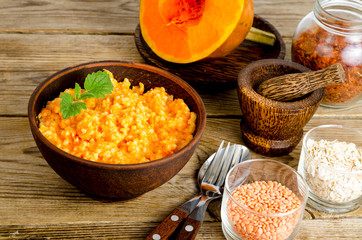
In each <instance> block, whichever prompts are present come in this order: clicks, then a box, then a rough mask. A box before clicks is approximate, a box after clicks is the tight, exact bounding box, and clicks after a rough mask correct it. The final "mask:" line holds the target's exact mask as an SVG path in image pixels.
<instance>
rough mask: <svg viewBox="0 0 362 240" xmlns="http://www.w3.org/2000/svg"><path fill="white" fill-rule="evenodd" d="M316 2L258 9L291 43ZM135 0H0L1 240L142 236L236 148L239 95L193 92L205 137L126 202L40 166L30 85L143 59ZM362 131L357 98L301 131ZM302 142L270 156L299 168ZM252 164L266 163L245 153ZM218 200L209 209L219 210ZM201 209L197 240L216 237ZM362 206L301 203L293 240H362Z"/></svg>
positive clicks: (264, 0) (215, 225) (261, 0)
mask: <svg viewBox="0 0 362 240" xmlns="http://www.w3.org/2000/svg"><path fill="white" fill-rule="evenodd" d="M313 2H314V0H301V1H281V0H257V1H254V3H255V13H257V14H259V15H260V16H262V17H264V18H265V19H267V20H268V21H270V22H271V23H272V24H274V26H275V27H276V28H277V29H278V30H279V32H280V33H281V34H282V36H283V38H284V40H285V42H286V47H287V55H286V59H289V60H290V45H291V41H292V35H293V33H294V29H295V27H296V25H297V23H298V22H299V21H300V19H301V18H302V17H303V16H304V15H305V14H307V13H308V12H310V11H311V10H312V8H313ZM138 7H139V1H136V0H104V1H97V0H83V1H79V0H64V1H52V0H32V1H27V0H26V1H13V0H2V1H1V4H0V20H1V21H0V63H1V64H0V166H1V168H0V239H45V238H46V239H74V238H80V239H143V238H144V237H145V236H146V235H147V234H148V233H149V232H151V231H152V229H153V228H154V227H155V226H156V225H157V224H158V223H159V222H160V221H161V220H162V219H163V218H164V217H165V216H167V215H168V213H169V212H170V211H171V210H172V209H173V208H175V207H177V206H179V205H180V204H182V203H183V202H184V201H186V200H188V199H189V198H190V197H192V196H193V195H194V194H195V193H197V191H198V190H197V189H198V188H197V184H196V181H195V176H196V174H197V171H198V169H199V167H200V166H201V164H202V163H203V162H204V161H205V160H206V159H207V157H208V156H209V155H211V154H212V153H213V152H215V151H216V149H217V147H218V145H219V143H220V141H221V140H224V139H225V140H228V141H231V142H233V143H240V144H243V142H242V139H241V136H240V129H239V123H240V116H241V111H240V108H239V103H238V99H237V94H236V89H226V90H220V91H218V92H210V91H208V89H206V88H205V89H197V90H198V92H199V93H200V95H201V97H202V99H203V101H204V103H205V106H206V109H207V114H208V121H207V127H206V130H205V133H204V135H203V137H202V139H201V141H200V144H199V146H198V148H197V150H196V152H195V154H194V155H193V157H192V158H191V159H190V161H189V162H188V164H187V165H186V166H185V167H184V168H183V169H182V170H181V171H180V173H179V174H177V175H176V176H175V177H174V178H172V179H171V180H170V181H169V182H167V183H166V184H164V185H162V186H161V187H159V188H157V189H155V190H153V191H151V192H148V193H146V194H144V195H143V196H141V197H139V198H137V199H135V200H132V201H128V202H103V201H100V200H99V199H94V198H92V197H90V196H88V195H86V194H84V193H83V192H81V191H80V190H78V189H77V188H75V187H74V186H72V185H70V184H68V183H67V182H65V181H64V180H63V179H61V178H60V177H59V176H58V175H56V174H55V172H54V171H53V170H52V169H51V168H50V167H49V166H48V165H47V163H46V162H45V160H44V159H43V157H42V156H41V154H40V153H39V150H38V149H37V147H36V145H35V142H34V140H33V138H32V136H31V132H30V129H29V125H28V120H27V103H28V99H29V97H30V95H31V93H32V91H33V90H34V89H35V87H36V86H37V85H38V84H39V83H40V82H41V81H43V80H44V79H45V78H46V77H48V76H49V75H51V74H53V73H55V72H56V71H59V70H61V69H63V68H65V67H68V66H71V65H75V64H80V63H84V62H89V61H97V60H124V61H136V62H143V60H142V58H141V57H140V55H139V54H138V52H137V49H136V47H135V45H134V40H133V31H134V29H135V27H136V25H137V24H138ZM326 123H328V124H331V123H336V124H344V125H347V126H349V127H353V128H357V129H359V130H362V100H361V101H360V102H358V103H357V104H355V105H354V106H353V107H351V108H348V109H330V108H323V107H320V108H319V109H318V110H317V112H316V114H315V115H314V116H313V118H312V119H311V121H310V122H309V123H308V124H307V125H306V126H305V128H304V132H306V131H308V130H310V129H311V128H312V127H315V126H319V125H322V124H326ZM300 150H301V143H299V144H298V146H297V147H296V149H295V150H294V151H293V152H292V153H290V154H289V155H287V156H283V157H279V158H272V159H276V160H278V161H281V162H284V163H286V164H288V165H290V166H292V167H293V168H297V165H298V159H299V155H300ZM252 158H254V159H255V158H266V157H264V156H262V155H259V154H256V153H254V152H252ZM216 204H217V203H215V204H214V205H216ZM211 213H215V212H210V213H207V215H206V217H205V222H204V224H203V225H202V227H201V229H200V233H199V235H198V237H197V239H223V234H222V230H221V224H220V222H219V221H218V217H217V216H216V218H215V216H214V215H213V214H211ZM361 217H362V208H359V209H357V210H355V211H353V212H350V213H346V214H339V215H336V214H327V213H324V212H319V211H316V210H314V209H313V208H311V207H310V206H307V209H306V211H305V215H304V220H303V223H302V226H301V229H300V232H299V234H298V236H297V238H296V239H322V240H324V239H325V240H327V239H360V236H361V235H362V227H361V226H362V219H361Z"/></svg>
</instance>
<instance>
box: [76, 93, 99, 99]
mask: <svg viewBox="0 0 362 240" xmlns="http://www.w3.org/2000/svg"><path fill="white" fill-rule="evenodd" d="M88 98H95V95H94V94H93V93H89V92H84V93H82V94H81V95H80V97H79V99H78V100H85V99H88Z"/></svg>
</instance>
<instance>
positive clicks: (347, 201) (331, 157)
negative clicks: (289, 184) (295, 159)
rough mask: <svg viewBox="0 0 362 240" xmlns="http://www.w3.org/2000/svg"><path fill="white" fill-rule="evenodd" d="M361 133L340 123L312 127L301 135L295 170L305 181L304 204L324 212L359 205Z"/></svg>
mask: <svg viewBox="0 0 362 240" xmlns="http://www.w3.org/2000/svg"><path fill="white" fill-rule="evenodd" d="M361 154H362V135H361V131H359V130H357V129H352V128H348V127H345V126H342V125H321V126H318V127H315V128H312V129H311V130H309V131H308V132H307V134H306V135H305V136H304V138H303V144H302V151H301V154H300V158H299V164H298V172H299V173H300V174H301V175H302V176H303V178H304V180H305V181H306V182H307V185H308V189H309V193H310V195H309V199H308V204H309V205H311V206H312V207H314V208H316V209H318V210H320V211H324V212H328V213H346V212H350V211H352V210H355V209H357V208H359V207H360V206H361V205H362V162H361Z"/></svg>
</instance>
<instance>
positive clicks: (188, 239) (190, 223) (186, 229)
mask: <svg viewBox="0 0 362 240" xmlns="http://www.w3.org/2000/svg"><path fill="white" fill-rule="evenodd" d="M200 227H201V222H200V221H198V220H195V219H193V218H186V220H185V222H184V224H183V225H182V227H181V228H180V232H179V233H178V235H177V238H176V240H193V239H195V238H196V235H197V233H198V232H199V229H200Z"/></svg>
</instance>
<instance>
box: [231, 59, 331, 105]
mask: <svg viewBox="0 0 362 240" xmlns="http://www.w3.org/2000/svg"><path fill="white" fill-rule="evenodd" d="M272 65H285V66H288V67H291V68H295V69H299V70H300V71H302V72H310V71H312V70H310V69H309V68H307V67H305V66H303V65H301V64H299V63H296V62H292V61H289V60H284V59H261V60H257V61H254V62H252V63H250V64H248V65H247V66H245V67H244V68H243V69H241V70H240V72H239V74H238V79H237V85H238V92H239V93H238V95H239V98H240V95H241V94H243V93H244V92H247V94H248V95H249V96H250V98H251V99H252V100H254V101H258V102H262V103H263V104H265V105H266V107H271V108H275V109H282V110H285V109H286V110H288V111H296V112H298V111H299V110H300V109H304V108H308V107H313V106H314V105H316V104H318V103H319V102H320V101H321V100H322V98H323V95H324V94H323V93H324V88H319V89H317V90H315V91H313V92H312V93H311V94H310V96H308V97H306V98H303V99H301V100H298V101H292V102H283V101H276V100H272V99H269V98H266V97H264V96H262V95H260V94H259V93H257V92H256V91H255V90H254V89H253V88H252V87H251V84H247V83H248V82H247V80H246V78H247V77H248V76H250V74H251V73H252V72H254V71H255V69H256V68H257V67H262V66H272ZM242 89H244V90H245V91H243V90H242Z"/></svg>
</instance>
